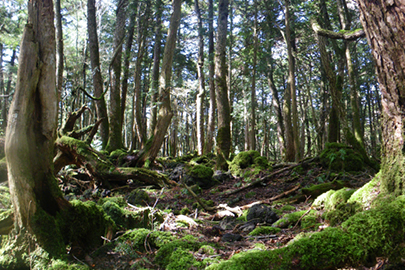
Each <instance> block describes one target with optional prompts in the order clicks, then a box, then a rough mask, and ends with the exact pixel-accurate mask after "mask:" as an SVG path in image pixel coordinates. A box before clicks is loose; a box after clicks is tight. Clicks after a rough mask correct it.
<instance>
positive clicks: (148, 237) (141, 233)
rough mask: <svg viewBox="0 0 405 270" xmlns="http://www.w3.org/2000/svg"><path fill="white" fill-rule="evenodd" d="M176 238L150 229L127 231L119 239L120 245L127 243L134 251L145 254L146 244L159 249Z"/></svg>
mask: <svg viewBox="0 0 405 270" xmlns="http://www.w3.org/2000/svg"><path fill="white" fill-rule="evenodd" d="M174 240H175V237H174V236H173V235H172V234H171V233H170V232H161V231H151V230H149V229H134V230H130V231H127V232H126V233H125V234H123V235H122V236H121V237H120V238H119V242H120V243H127V244H129V245H130V246H131V248H132V249H133V250H137V251H141V252H145V251H146V250H145V243H146V244H147V246H148V247H150V248H153V249H159V248H161V247H162V246H163V245H165V244H167V243H171V242H172V241H174Z"/></svg>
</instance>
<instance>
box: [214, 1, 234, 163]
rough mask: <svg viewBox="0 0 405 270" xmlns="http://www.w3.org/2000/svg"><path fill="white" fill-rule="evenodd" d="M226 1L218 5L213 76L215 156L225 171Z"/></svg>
mask: <svg viewBox="0 0 405 270" xmlns="http://www.w3.org/2000/svg"><path fill="white" fill-rule="evenodd" d="M228 8H229V1H228V0H220V1H219V3H218V33H217V43H216V50H215V76H216V86H217V87H216V89H217V95H216V99H217V108H218V134H217V156H218V158H219V163H218V165H219V167H220V168H221V169H224V170H227V168H228V166H227V163H226V162H225V160H227V159H228V158H229V153H230V149H231V112H230V106H229V98H228V86H227V81H226V73H227V66H226V37H227V28H228Z"/></svg>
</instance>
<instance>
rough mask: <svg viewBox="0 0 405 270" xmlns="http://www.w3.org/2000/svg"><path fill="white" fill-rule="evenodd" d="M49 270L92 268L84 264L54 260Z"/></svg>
mask: <svg viewBox="0 0 405 270" xmlns="http://www.w3.org/2000/svg"><path fill="white" fill-rule="evenodd" d="M47 269H48V270H88V269H90V267H88V266H87V265H84V264H75V263H69V262H67V261H63V260H60V259H58V260H52V262H51V264H50V265H49V266H48V267H47Z"/></svg>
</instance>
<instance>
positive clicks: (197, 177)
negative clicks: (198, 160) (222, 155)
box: [187, 165, 218, 189]
mask: <svg viewBox="0 0 405 270" xmlns="http://www.w3.org/2000/svg"><path fill="white" fill-rule="evenodd" d="M188 175H189V176H190V177H191V179H188V181H187V182H188V183H187V184H194V183H196V184H198V185H199V186H200V187H201V188H204V189H207V188H210V187H212V186H214V185H216V184H218V182H217V181H216V180H214V179H213V178H212V176H213V175H214V171H213V170H212V169H211V168H210V167H207V166H204V165H195V166H193V167H191V168H190V169H189V171H188Z"/></svg>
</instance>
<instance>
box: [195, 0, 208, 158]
mask: <svg viewBox="0 0 405 270" xmlns="http://www.w3.org/2000/svg"><path fill="white" fill-rule="evenodd" d="M194 7H195V12H196V14H197V23H198V61H197V73H198V93H197V101H196V103H197V151H198V154H199V155H202V154H203V152H204V97H205V77H204V37H203V34H204V33H203V32H204V29H203V24H202V19H201V11H200V6H199V4H198V0H194Z"/></svg>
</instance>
